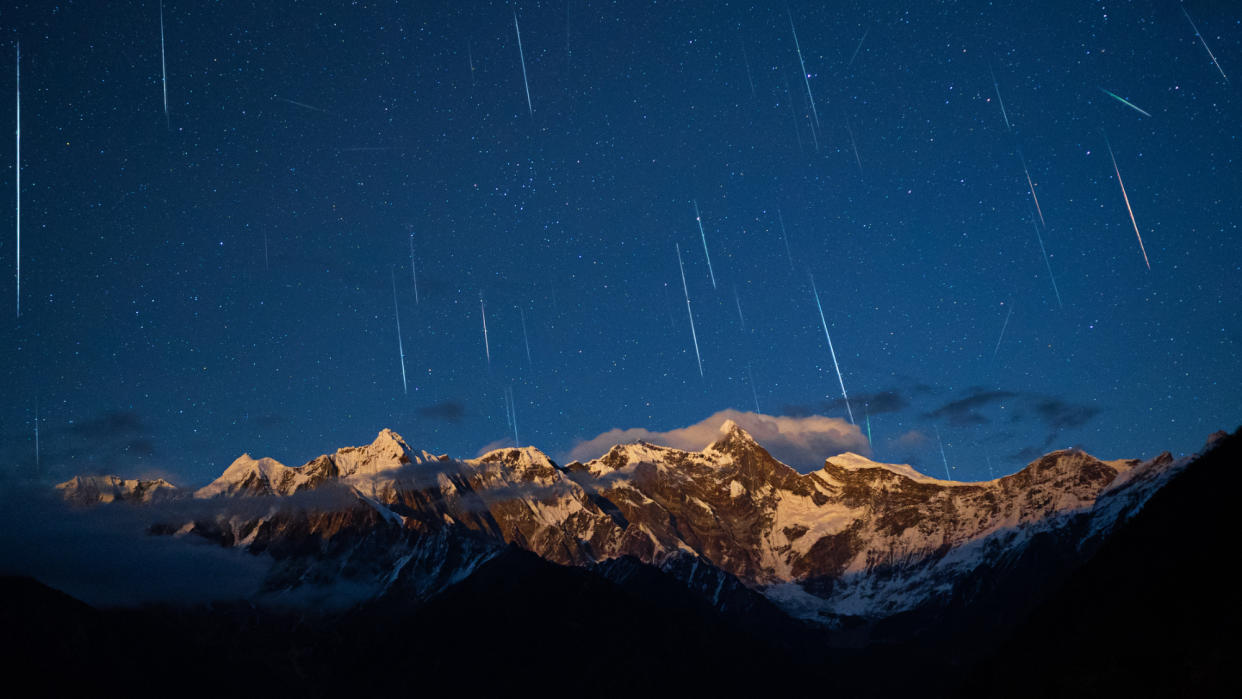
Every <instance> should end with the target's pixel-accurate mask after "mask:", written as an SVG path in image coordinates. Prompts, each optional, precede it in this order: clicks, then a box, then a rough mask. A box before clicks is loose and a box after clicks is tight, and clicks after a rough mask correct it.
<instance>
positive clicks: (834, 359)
mask: <svg viewBox="0 0 1242 699" xmlns="http://www.w3.org/2000/svg"><path fill="white" fill-rule="evenodd" d="M811 292H812V293H814V294H815V307H816V308H818V309H819V322H820V323H822V324H823V326H824V337H825V338H827V339H828V352H829V353H830V354H831V355H832V367H833V368H834V369H836V370H837V382H838V383H840V384H841V397H842V398H843V399H845V410H846V411H847V412H848V413H849V414H850V424H851V425H853V424H854V410H853V409H852V408H850V397H849V395H848V394H847V393H846V392H845V379H843V378H841V366H840V365H839V364H837V351H836V350H835V349H833V348H832V336H831V335H829V334H828V321H827V320H825V319H824V306H823V304H821V303H820V302H819V290H818V289H816V288H815V277H814V276H812V277H811Z"/></svg>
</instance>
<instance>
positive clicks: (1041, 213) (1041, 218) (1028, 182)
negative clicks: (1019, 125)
mask: <svg viewBox="0 0 1242 699" xmlns="http://www.w3.org/2000/svg"><path fill="white" fill-rule="evenodd" d="M1018 159H1019V160H1021V161H1022V172H1024V173H1026V186H1028V187H1030V188H1031V199H1034V200H1035V212H1036V213H1038V214H1039V222H1040V223H1043V224H1044V225H1045V226H1046V225H1048V224H1047V223H1044V210H1043V209H1041V208H1039V197H1037V196H1035V183H1034V182H1032V181H1031V171H1030V170H1029V169H1028V168H1027V167H1026V158H1025V157H1023V156H1022V151H1020V150H1019V151H1018Z"/></svg>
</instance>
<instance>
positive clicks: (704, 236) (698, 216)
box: [694, 199, 716, 289]
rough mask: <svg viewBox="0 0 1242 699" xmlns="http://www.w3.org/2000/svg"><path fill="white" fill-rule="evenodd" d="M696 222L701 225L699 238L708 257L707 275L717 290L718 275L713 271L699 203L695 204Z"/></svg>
mask: <svg viewBox="0 0 1242 699" xmlns="http://www.w3.org/2000/svg"><path fill="white" fill-rule="evenodd" d="M694 222H695V223H697V224H699V237H700V238H702V239H703V254H704V255H705V256H706V257H707V273H708V274H709V275H711V278H712V288H713V289H715V288H716V273H715V272H713V271H712V254H711V253H710V252H708V251H707V234H706V233H704V232H703V217H702V216H700V215H699V202H698V200H697V199H696V200H695V202H694Z"/></svg>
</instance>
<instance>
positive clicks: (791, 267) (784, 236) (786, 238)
mask: <svg viewBox="0 0 1242 699" xmlns="http://www.w3.org/2000/svg"><path fill="white" fill-rule="evenodd" d="M776 219H777V220H778V221H780V222H781V240H783V241H785V256H786V257H788V258H789V271H790V272H792V271H793V270H794V263H793V253H792V252H790V251H789V235H788V234H787V233H786V232H785V214H783V213H781V208H780V207H779V206H778V207H776Z"/></svg>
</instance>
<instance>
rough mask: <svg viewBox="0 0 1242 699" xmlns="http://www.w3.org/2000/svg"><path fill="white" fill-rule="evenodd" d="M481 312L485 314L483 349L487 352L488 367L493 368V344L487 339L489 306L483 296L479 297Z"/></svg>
mask: <svg viewBox="0 0 1242 699" xmlns="http://www.w3.org/2000/svg"><path fill="white" fill-rule="evenodd" d="M479 313H480V314H481V315H482V316H483V350H484V351H485V352H487V368H488V369H489V370H490V369H491V368H492V346H491V344H490V343H489V342H488V341H487V307H486V306H484V305H483V298H482V297H479Z"/></svg>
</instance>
